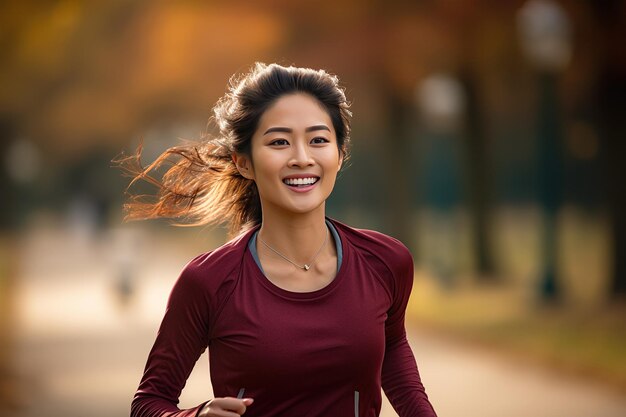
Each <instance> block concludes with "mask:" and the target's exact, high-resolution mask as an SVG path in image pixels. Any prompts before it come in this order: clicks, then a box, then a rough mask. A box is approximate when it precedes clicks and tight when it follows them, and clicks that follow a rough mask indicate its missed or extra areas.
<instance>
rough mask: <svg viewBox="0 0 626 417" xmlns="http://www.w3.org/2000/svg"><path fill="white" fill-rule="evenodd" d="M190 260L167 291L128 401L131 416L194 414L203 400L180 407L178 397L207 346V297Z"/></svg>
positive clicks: (187, 415) (201, 406)
mask: <svg viewBox="0 0 626 417" xmlns="http://www.w3.org/2000/svg"><path fill="white" fill-rule="evenodd" d="M201 278H202V276H201V274H199V273H198V272H197V271H196V268H194V267H193V263H190V265H188V266H187V267H186V268H185V269H184V270H183V272H182V273H181V275H180V277H179V278H178V280H177V282H176V284H175V285H174V287H173V289H172V292H171V293H170V297H169V300H168V302H167V309H166V311H165V315H164V317H163V321H162V322H161V326H160V328H159V332H158V335H157V338H156V340H155V342H154V345H153V347H152V350H151V351H150V354H149V356H148V361H147V363H146V367H145V370H144V374H143V377H142V379H141V382H140V384H139V388H138V389H137V392H136V393H135V397H134V399H133V401H132V404H131V416H132V417H164V416H167V417H196V416H197V415H198V413H199V411H200V410H201V409H202V408H203V406H204V405H205V404H206V403H203V404H201V405H198V406H196V407H193V408H190V409H186V410H180V409H179V408H178V407H177V404H178V398H179V396H180V393H181V392H182V389H183V387H184V386H185V383H186V381H187V378H188V377H189V374H190V373H191V371H192V369H193V367H194V365H195V363H196V361H197V360H198V358H199V357H200V355H201V354H202V352H204V350H205V349H206V347H207V345H208V334H209V325H208V320H209V317H210V315H209V300H208V298H207V291H206V289H205V288H204V286H203V285H202V279H201Z"/></svg>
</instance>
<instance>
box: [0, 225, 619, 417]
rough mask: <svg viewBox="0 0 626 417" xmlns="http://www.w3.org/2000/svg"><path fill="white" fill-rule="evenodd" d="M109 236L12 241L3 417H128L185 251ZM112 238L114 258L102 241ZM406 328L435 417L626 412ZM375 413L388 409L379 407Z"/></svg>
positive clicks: (602, 394)
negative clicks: (13, 380) (11, 379)
mask: <svg viewBox="0 0 626 417" xmlns="http://www.w3.org/2000/svg"><path fill="white" fill-rule="evenodd" d="M111 236H116V235H111ZM111 236H109V237H108V238H107V239H99V240H94V239H93V236H91V235H90V234H88V233H82V232H80V231H79V232H76V231H71V232H68V231H63V230H59V229H47V230H39V231H37V232H30V233H28V234H25V235H23V236H22V237H21V239H20V242H19V244H20V251H19V257H20V259H19V260H18V265H19V271H20V272H19V276H18V277H17V286H16V291H17V293H16V294H15V297H16V298H15V301H16V303H15V305H16V318H15V324H16V331H15V343H14V347H15V349H14V352H15V354H14V360H13V366H14V368H15V369H16V372H17V377H18V378H17V381H18V382H19V387H20V389H19V391H18V392H19V393H20V395H19V397H18V399H17V400H18V402H19V403H21V404H22V407H21V409H18V410H11V411H10V412H9V411H8V410H4V411H3V410H2V408H1V406H0V416H4V415H7V416H8V415H11V416H12V417H35V416H37V417H39V416H46V417H61V416H63V417H73V416H76V417H78V416H81V417H83V416H88V417H117V416H127V415H128V414H129V404H130V400H131V397H132V394H133V392H134V390H135V388H136V386H137V383H138V381H139V378H140V376H141V372H142V370H143V366H144V364H145V359H146V355H147V353H148V351H149V349H150V347H151V344H152V341H153V338H154V335H155V331H156V327H157V325H158V323H159V320H160V318H161V316H162V314H163V307H164V303H165V299H166V297H167V293H168V291H169V288H170V287H171V284H172V282H173V280H174V279H175V278H176V276H177V274H178V272H179V271H180V269H181V268H182V266H183V265H184V263H185V262H186V260H187V259H188V258H189V257H190V254H189V253H188V252H186V250H185V249H184V248H181V249H176V248H175V247H173V246H175V245H173V244H172V242H171V241H167V240H165V239H162V238H154V237H153V236H150V235H147V234H143V235H142V234H141V233H135V234H134V235H132V236H131V235H126V237H123V238H121V241H120V240H119V239H120V237H119V236H117V237H113V238H112V237H111ZM112 240H113V241H116V242H118V243H119V242H122V243H119V245H118V247H121V248H123V249H122V253H119V252H117V253H113V254H112V253H111V252H110V249H108V248H110V245H107V244H105V243H103V242H105V241H108V242H111V241H112ZM137 247H141V248H143V251H142V253H141V254H136V253H135V255H136V256H134V258H136V259H140V261H138V264H136V265H130V264H129V263H128V259H129V258H128V257H127V256H126V255H128V253H126V252H127V251H130V252H133V251H136V248H137ZM133 248H134V249H133ZM126 275H128V276H134V281H133V286H132V287H133V288H134V291H133V292H132V296H130V298H129V299H128V300H126V301H124V300H125V298H124V297H120V291H119V289H120V286H119V285H117V283H118V282H119V281H118V280H119V279H120V277H123V276H126ZM121 288H122V289H123V288H126V287H124V286H122V287H121ZM407 328H408V330H409V340H410V343H411V345H412V347H413V349H414V352H415V356H416V358H417V360H418V363H419V367H420V372H421V375H422V379H423V381H424V383H425V385H426V388H427V390H428V393H429V395H430V398H431V401H432V402H433V404H434V405H435V408H436V410H437V411H438V414H439V416H440V417H446V416H449V417H517V416H519V417H521V416H534V417H623V416H626V396H624V395H623V394H621V393H619V392H617V391H614V390H612V389H611V388H608V387H605V386H600V385H595V384H593V383H591V382H588V381H584V380H580V379H578V380H576V379H571V378H568V377H565V376H563V375H560V374H558V373H555V372H553V371H551V370H547V369H543V368H541V367H539V366H536V365H529V364H528V363H518V362H516V361H514V360H513V359H511V358H510V357H505V356H498V355H495V354H493V353H492V352H487V351H484V350H480V349H477V348H470V347H468V346H466V345H459V344H456V343H454V342H452V341H450V340H447V339H442V338H440V337H437V336H435V335H433V334H430V333H425V332H423V331H421V330H420V329H419V328H418V327H416V326H415V325H414V324H413V323H407ZM207 366H208V365H207V357H206V354H205V355H203V357H202V358H201V360H200V361H199V362H198V364H197V366H196V368H195V369H194V371H193V373H192V376H191V377H190V380H189V381H188V384H187V388H185V390H184V392H183V395H182V397H181V404H180V405H181V406H182V407H188V406H193V405H195V404H198V403H200V402H202V401H203V400H204V399H206V398H210V397H211V387H210V384H209V380H208V371H207ZM381 416H382V417H392V416H396V414H395V413H394V412H393V410H392V409H391V407H390V406H389V405H388V404H387V403H386V404H385V405H384V407H383V413H382V414H381Z"/></svg>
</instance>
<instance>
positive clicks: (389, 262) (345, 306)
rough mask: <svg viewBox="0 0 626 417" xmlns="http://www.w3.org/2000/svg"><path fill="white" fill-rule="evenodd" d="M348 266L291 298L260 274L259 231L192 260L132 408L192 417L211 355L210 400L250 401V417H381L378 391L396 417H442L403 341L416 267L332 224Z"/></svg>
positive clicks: (404, 256) (139, 414) (388, 244)
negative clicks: (191, 399) (195, 372)
mask: <svg viewBox="0 0 626 417" xmlns="http://www.w3.org/2000/svg"><path fill="white" fill-rule="evenodd" d="M329 221H330V222H331V224H332V225H333V226H334V228H335V229H336V231H337V233H338V236H339V238H340V242H341V247H342V251H343V260H342V263H341V267H340V269H339V271H338V272H337V275H336V276H335V278H334V279H333V280H332V281H331V282H330V283H329V284H328V285H326V286H325V287H323V288H321V289H319V290H316V291H311V292H292V291H287V290H285V289H282V288H280V287H278V286H276V285H274V284H273V283H272V282H271V281H269V280H268V279H267V277H265V276H264V275H263V273H262V272H261V270H260V269H259V267H258V265H257V263H256V262H255V260H254V258H253V256H252V254H251V252H250V251H249V250H247V248H248V243H249V241H250V239H251V237H252V236H253V234H254V233H255V231H256V230H257V229H258V226H257V227H256V228H253V229H251V230H250V231H248V232H246V233H244V234H242V235H240V236H239V237H238V238H236V239H233V240H232V241H230V242H228V243H226V244H225V245H223V246H221V247H220V248H218V249H216V250H214V251H212V252H208V253H205V254H202V255H200V256H198V257H196V258H195V259H193V260H192V261H191V262H190V263H189V264H187V266H186V267H185V268H184V269H183V271H182V273H181V275H180V277H179V278H178V280H177V282H176V283H175V285H174V287H173V289H172V292H171V294H170V297H169V300H168V304H167V309H166V312H165V316H164V317H163V321H162V323H161V326H160V328H159V332H158V335H157V338H156V341H155V343H154V346H153V347H152V350H151V351H150V354H149V356H148V361H147V364H146V368H145V372H144V375H143V378H142V380H141V383H140V385H139V388H138V390H137V392H136V394H135V397H134V399H133V402H132V406H131V416H133V417H156V416H167V417H183V416H184V417H191V416H196V415H197V414H198V412H199V411H200V409H201V408H202V407H203V406H204V404H205V403H204V404H201V405H199V406H197V407H193V408H190V409H186V410H179V409H178V407H177V404H178V398H179V396H180V393H181V391H182V389H183V387H184V385H185V382H186V380H187V378H188V377H189V374H190V373H191V371H192V369H193V367H194V364H195V362H196V361H197V360H198V358H199V356H200V355H201V354H202V353H203V352H204V350H205V349H206V348H207V346H208V348H209V365H210V373H211V382H212V385H213V391H214V395H215V397H227V396H230V397H240V398H241V397H251V398H254V403H253V404H252V405H250V406H249V407H248V408H247V411H246V413H245V414H244V415H245V416H246V417H281V416H284V417H300V416H303V417H309V416H310V417H321V416H324V417H328V416H338V417H343V416H356V417H376V416H378V415H379V413H380V407H381V401H382V400H381V386H382V388H383V389H384V391H385V394H386V395H387V397H388V398H389V401H390V402H391V404H392V406H393V407H394V409H395V410H396V412H397V413H398V415H399V416H400V417H417V416H419V417H433V416H436V414H435V412H434V410H433V408H432V406H431V404H430V402H429V401H428V397H427V395H426V392H425V390H424V386H423V385H422V383H421V380H420V376H419V373H418V369H417V365H416V363H415V359H414V357H413V353H412V351H411V348H410V347H409V344H408V342H407V340H406V332H405V328H404V315H405V309H406V306H407V302H408V299H409V295H410V292H411V287H412V284H413V260H412V258H411V255H410V253H409V251H408V249H407V248H406V247H405V246H404V245H403V244H402V243H400V242H399V241H398V240H396V239H394V238H391V237H389V236H386V235H383V234H381V233H378V232H374V231H370V230H360V229H354V228H351V227H348V226H346V225H344V224H342V223H339V222H337V221H335V220H330V219H329Z"/></svg>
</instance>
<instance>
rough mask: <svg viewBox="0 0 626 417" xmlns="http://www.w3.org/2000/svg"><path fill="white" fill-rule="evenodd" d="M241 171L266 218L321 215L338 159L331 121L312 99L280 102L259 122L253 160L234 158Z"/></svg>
mask: <svg viewBox="0 0 626 417" xmlns="http://www.w3.org/2000/svg"><path fill="white" fill-rule="evenodd" d="M234 159H235V162H236V164H237V167H238V168H239V171H240V172H241V173H242V175H243V176H244V177H246V178H250V179H253V180H254V181H255V182H256V185H257V188H258V190H259V196H260V199H261V206H262V210H263V213H264V215H267V214H269V213H271V212H275V213H278V214H284V215H287V214H303V213H309V212H312V211H314V210H324V203H325V201H326V199H327V198H328V196H329V195H330V193H331V191H332V190H333V187H334V185H335V179H336V178H337V172H338V171H339V169H340V168H341V163H342V159H343V158H342V157H341V156H340V154H339V149H338V147H337V136H336V134H335V129H334V128H333V124H332V122H331V119H330V116H329V115H328V113H326V111H325V110H324V109H323V107H322V106H321V104H320V103H319V102H318V101H317V100H316V99H315V98H313V97H312V96H309V95H306V94H301V93H296V94H290V95H286V96H283V97H281V98H279V99H278V100H277V101H276V102H275V103H274V104H273V105H272V106H270V107H269V108H268V109H267V110H266V111H265V113H264V114H263V115H262V116H261V118H260V120H259V126H258V128H257V130H256V132H255V133H254V135H253V137H252V146H251V158H250V157H248V156H247V155H235V156H234Z"/></svg>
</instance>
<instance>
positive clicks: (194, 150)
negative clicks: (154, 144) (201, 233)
mask: <svg viewBox="0 0 626 417" xmlns="http://www.w3.org/2000/svg"><path fill="white" fill-rule="evenodd" d="M294 93H305V94H309V95H311V96H312V97H314V98H315V99H317V100H318V101H319V103H320V104H321V105H322V107H323V108H324V109H325V110H326V112H327V113H328V115H329V116H330V119H331V121H332V123H333V127H334V129H335V132H336V134H337V146H338V147H339V152H340V153H341V155H342V156H343V158H344V160H345V159H347V157H348V148H349V146H348V145H349V140H350V117H351V113H350V110H349V103H348V102H347V100H346V96H345V93H344V90H343V88H342V87H341V86H340V85H339V80H338V79H337V77H336V76H334V75H331V74H328V73H327V72H326V71H324V70H313V69H310V68H296V67H283V66H281V65H277V64H270V65H266V64H262V63H256V64H255V65H254V66H253V67H252V69H251V70H250V72H248V73H246V74H243V75H241V76H238V77H237V76H234V77H233V78H231V80H230V83H229V90H228V92H227V93H226V94H225V95H224V97H222V98H221V99H220V100H218V102H217V104H216V105H215V107H214V108H213V113H214V116H213V117H212V119H211V121H212V122H214V123H215V124H216V126H217V127H218V129H219V134H217V135H216V136H214V137H205V138H203V139H201V141H200V142H197V143H191V144H187V145H182V146H175V147H172V148H169V149H167V150H166V151H165V152H163V153H162V154H161V155H160V156H159V157H158V158H157V159H156V160H155V161H154V162H153V163H151V164H150V165H148V166H147V167H145V168H144V167H143V166H142V165H141V146H140V147H139V148H138V149H137V151H136V152H135V154H134V155H131V156H129V157H124V156H122V157H121V158H118V159H117V160H116V161H114V162H116V163H117V164H118V165H119V166H120V167H121V168H122V169H124V170H125V171H126V173H128V174H129V175H130V176H131V177H132V178H133V180H132V181H131V183H130V184H129V188H130V187H131V186H132V185H133V184H134V183H136V182H137V181H139V180H145V181H147V182H149V183H151V184H153V185H156V186H157V187H158V192H157V195H156V196H154V197H153V198H150V197H149V196H146V195H132V194H130V193H129V194H130V200H129V202H128V203H127V204H125V205H124V208H125V210H126V219H127V220H138V219H154V218H170V219H175V220H176V224H178V225H191V226H196V225H207V224H216V223H229V225H230V232H231V234H236V233H239V232H241V231H243V230H246V229H248V228H249V227H252V226H254V225H257V224H259V223H260V222H261V202H260V200H259V195H258V191H257V187H256V184H255V183H254V181H252V180H249V179H246V178H244V177H243V176H241V174H240V173H239V171H238V170H237V168H236V166H235V164H234V163H233V161H232V158H231V155H232V154H233V153H234V152H236V153H240V154H246V155H248V156H249V155H250V153H251V149H250V146H251V140H252V136H253V135H254V132H255V131H256V129H257V127H258V124H259V119H260V118H261V116H262V115H263V113H264V112H265V111H266V110H267V109H268V108H269V107H270V106H271V105H272V104H273V103H274V102H275V101H276V100H277V99H279V98H280V97H282V96H285V95H288V94H294ZM166 164H171V166H170V167H169V169H168V170H167V171H166V172H165V173H164V174H163V176H162V178H161V179H158V178H156V177H155V176H154V175H153V173H154V172H155V171H156V170H157V169H158V168H160V167H162V166H163V165H166Z"/></svg>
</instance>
